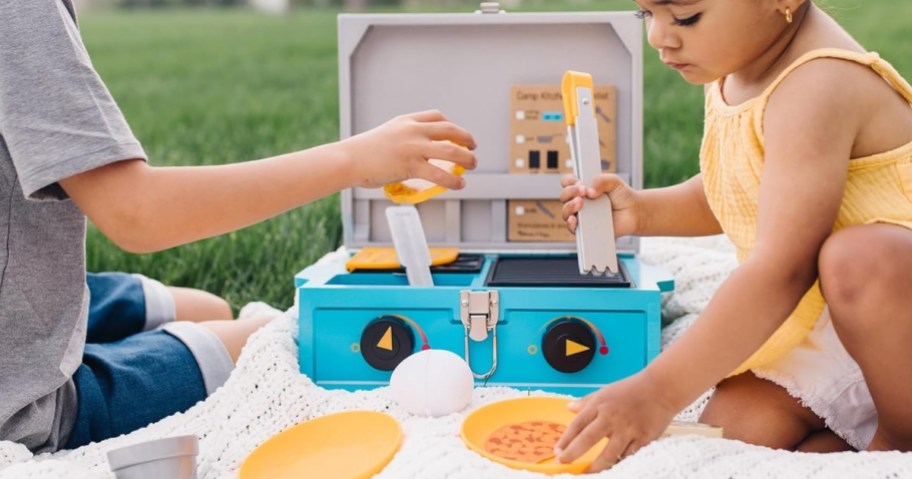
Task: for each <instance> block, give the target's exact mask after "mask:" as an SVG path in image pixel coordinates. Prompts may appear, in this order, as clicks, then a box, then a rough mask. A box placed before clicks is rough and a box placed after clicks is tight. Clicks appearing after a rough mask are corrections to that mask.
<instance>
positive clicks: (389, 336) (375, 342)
mask: <svg viewBox="0 0 912 479" xmlns="http://www.w3.org/2000/svg"><path fill="white" fill-rule="evenodd" d="M414 348H415V337H414V335H413V334H412V329H411V328H409V327H408V325H406V324H405V322H404V321H402V320H401V319H399V318H397V317H395V316H381V317H379V318H377V319H375V320H374V321H372V322H371V323H370V324H368V325H367V327H366V328H364V331H362V332H361V356H363V357H364V360H365V361H367V364H370V365H371V366H372V367H374V368H376V369H379V370H381V371H392V370H393V369H396V366H398V365H399V363H401V362H402V361H403V360H404V359H405V358H407V357H409V356H410V355H411V354H412V351H413V350H414Z"/></svg>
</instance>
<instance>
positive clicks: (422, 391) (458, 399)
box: [390, 349, 475, 417]
mask: <svg viewBox="0 0 912 479" xmlns="http://www.w3.org/2000/svg"><path fill="white" fill-rule="evenodd" d="M474 385H475V380H474V378H473V376H472V370H471V369H469V365H468V364H466V362H465V360H463V359H462V358H461V357H459V356H457V355H456V354H454V353H451V352H450V351H446V350H443V349H428V350H425V351H421V352H418V353H415V354H413V355H411V356H409V357H407V358H405V360H403V361H402V362H401V363H399V365H398V366H396V369H395V370H393V375H392V377H390V396H391V397H392V398H393V400H394V401H396V402H397V403H399V405H400V406H402V408H403V409H405V410H406V411H408V412H410V413H412V414H415V415H419V416H431V417H439V416H445V415H447V414H450V413H454V412H457V411H461V410H462V409H463V408H465V407H466V406H467V405H468V404H469V401H471V400H472V389H473V387H474Z"/></svg>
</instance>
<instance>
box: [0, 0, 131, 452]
mask: <svg viewBox="0 0 912 479" xmlns="http://www.w3.org/2000/svg"><path fill="white" fill-rule="evenodd" d="M0 19H3V20H2V21H3V26H2V27H0V245H3V248H2V249H0V439H3V440H11V441H17V442H20V443H22V444H25V445H26V446H27V447H28V448H29V449H31V450H33V451H36V452H37V451H48V450H56V449H57V448H59V447H61V446H63V445H64V444H65V441H66V439H67V437H68V436H69V433H70V431H71V429H72V427H73V423H74V420H75V415H76V390H75V387H74V386H73V382H72V379H71V377H72V375H73V372H74V371H75V370H76V368H77V367H78V366H79V365H80V364H81V362H82V352H83V347H84V344H85V330H86V318H87V312H88V308H87V306H88V291H87V290H86V282H85V222H86V219H85V216H84V215H83V213H82V212H81V211H80V210H79V209H78V208H77V207H76V205H75V204H74V203H73V202H72V201H70V200H69V199H68V198H67V196H66V194H65V193H64V191H63V189H61V188H60V186H59V185H58V184H57V182H58V181H60V180H62V179H64V178H67V177H70V176H73V175H75V174H78V173H82V172H85V171H88V170H91V169H94V168H97V167H99V166H102V165H105V164H109V163H113V162H116V161H120V160H126V159H131V158H142V159H145V153H144V152H143V150H142V147H141V146H140V144H139V142H138V141H137V140H136V138H135V137H134V136H133V133H132V132H131V131H130V128H129V126H127V123H126V121H125V120H124V118H123V115H122V114H121V112H120V110H119V109H118V107H117V105H116V104H115V103H114V100H113V99H112V98H111V95H110V93H109V92H108V90H107V88H105V86H104V84H103V83H102V81H101V79H99V77H98V74H97V73H96V72H95V70H94V69H93V68H92V64H91V62H90V61H89V57H88V54H87V53H86V50H85V47H84V46H83V44H82V40H81V39H80V36H79V32H78V30H77V28H76V18H75V14H74V12H73V7H72V4H71V3H70V0H27V1H23V0H0Z"/></svg>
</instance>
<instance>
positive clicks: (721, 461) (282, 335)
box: [0, 237, 912, 479]
mask: <svg viewBox="0 0 912 479" xmlns="http://www.w3.org/2000/svg"><path fill="white" fill-rule="evenodd" d="M641 250H642V254H641V257H642V259H643V260H644V261H647V262H649V263H653V264H660V265H664V266H665V267H666V268H667V269H668V270H669V271H671V272H672V273H673V274H674V276H675V280H676V291H675V292H674V294H672V295H669V297H667V298H665V301H664V304H663V316H664V318H665V320H666V323H667V326H666V327H665V328H664V331H663V337H662V341H663V344H668V343H669V342H671V341H673V340H674V339H675V338H676V337H677V336H678V335H679V334H680V333H681V332H683V331H684V330H685V329H686V328H687V326H688V325H689V324H690V322H691V321H692V320H693V319H694V318H695V316H696V314H697V313H698V312H700V311H701V310H702V309H703V307H704V306H705V305H706V303H707V301H708V300H709V297H710V295H711V294H712V293H713V291H715V289H716V287H717V286H718V284H719V283H720V282H721V281H722V280H723V279H724V278H725V277H726V276H727V274H728V273H729V272H730V271H731V269H732V268H733V267H734V265H735V259H734V253H733V250H732V248H731V245H730V244H729V243H728V242H727V241H726V240H724V239H722V238H720V237H712V238H703V239H667V238H655V239H644V240H643V242H642V249H641ZM296 336H297V324H296V321H295V319H294V314H293V312H289V313H287V314H286V315H284V316H283V317H281V318H280V319H278V320H275V321H273V322H272V323H271V324H269V325H268V326H266V327H264V328H263V329H262V330H261V331H259V332H257V333H256V334H255V335H254V336H253V337H252V338H251V340H250V342H249V343H248V345H247V347H246V349H245V350H244V352H243V354H242V356H241V359H240V361H239V362H238V366H237V369H236V370H235V371H234V373H233V374H232V375H231V378H230V379H229V380H228V382H227V383H226V384H225V385H224V386H223V387H222V388H221V389H219V390H218V391H216V392H215V393H214V394H213V395H212V396H211V397H209V398H208V399H207V400H205V401H203V402H200V403H198V404H197V405H196V406H194V407H193V408H191V409H190V410H189V411H187V412H185V413H183V414H176V415H174V416H170V417H168V418H165V419H163V420H162V421H160V422H158V423H155V424H153V425H150V426H148V427H146V428H144V429H141V430H139V431H136V432H133V433H131V434H128V435H125V436H121V437H118V438H114V439H110V440H107V441H104V442H101V443H97V444H91V445H88V446H85V447H82V448H80V449H77V450H73V451H64V452H59V453H56V454H45V455H41V456H37V457H35V456H33V455H32V454H31V453H29V451H28V450H26V449H25V448H24V447H22V446H20V445H17V444H13V443H9V442H0V477H10V478H17V479H18V478H30V477H67V478H68V479H78V478H100V477H113V475H112V474H111V472H110V471H109V468H108V464H107V459H106V452H107V451H108V450H111V449H115V448H118V447H122V446H125V445H129V444H133V443H137V442H141V441H147V440H151V439H157V438H161V437H167V436H176V435H184V434H196V435H197V436H199V438H200V454H199V456H198V457H197V463H198V475H199V477H200V478H231V477H236V475H237V470H238V468H239V466H240V464H241V463H242V461H243V460H244V458H245V457H246V456H247V455H248V454H249V453H250V452H251V451H252V450H253V449H254V448H255V447H257V446H258V445H259V444H261V443H262V442H263V441H265V440H267V439H268V438H270V437H271V436H273V435H275V434H277V433H279V432H280V431H282V430H284V429H286V428H289V427H291V426H293V425H295V424H298V423H300V422H302V421H306V420H308V419H312V418H314V417H318V416H321V415H325V414H330V413H334V412H339V411H344V410H352V409H369V410H377V411H384V412H387V413H389V414H391V415H392V416H394V417H395V418H397V419H398V420H399V421H400V423H401V425H402V427H403V429H404V431H405V435H406V440H405V442H404V444H403V446H402V449H401V450H400V451H399V453H398V454H396V456H395V457H394V458H393V460H392V462H390V464H389V465H388V466H387V467H386V468H385V469H384V470H383V471H382V472H381V473H380V474H379V475H378V476H376V477H378V478H386V479H392V478H397V479H399V478H418V477H420V478H432V479H433V478H466V479H477V478H485V479H490V478H505V479H506V478H517V479H518V478H532V477H544V476H542V475H540V474H536V473H531V472H526V471H517V470H512V469H509V468H506V467H504V466H501V465H499V464H496V463H493V462H490V461H488V460H486V459H484V458H482V457H481V456H479V455H478V454H476V453H474V452H471V451H469V450H468V449H467V448H466V447H465V446H464V445H463V443H462V441H461V440H460V439H459V434H458V431H459V426H460V423H461V421H462V419H463V418H464V417H465V415H466V414H467V413H468V412H469V411H471V410H473V409H475V408H477V407H479V406H481V405H483V404H486V403H489V402H492V401H496V400H501V399H506V398H512V397H517V396H521V395H524V394H527V393H526V392H522V391H519V390H515V389H509V388H479V389H476V391H475V394H474V397H473V399H472V402H471V404H470V405H469V407H468V408H467V409H466V410H465V411H463V412H461V413H457V414H451V415H449V416H445V417H442V418H437V419H430V418H424V417H417V416H412V415H409V414H408V413H406V412H405V411H403V410H402V409H401V408H400V407H399V406H398V405H397V404H396V403H394V402H393V401H392V400H391V399H389V397H388V395H387V392H388V390H387V388H381V389H377V390H374V391H369V392H364V391H362V392H354V393H351V392H345V391H340V390H333V391H330V390H325V389H322V388H320V387H317V386H316V385H314V384H313V383H312V382H311V381H310V380H309V379H308V378H307V377H305V376H303V375H301V374H300V373H299V372H298V361H297V346H296V344H295V337H296ZM532 394H542V395H543V394H545V393H532ZM708 394H709V393H708V392H707V394H706V395H704V396H703V397H702V398H701V399H700V400H698V401H696V402H695V403H694V404H693V405H691V406H690V407H689V408H687V409H686V410H685V411H683V412H682V413H681V414H680V416H679V419H681V420H685V421H687V420H695V419H696V418H697V417H698V416H699V413H700V411H701V410H702V408H703V405H704V404H705V402H706V399H707V398H708ZM690 476H697V477H758V478H760V477H762V478H780V477H795V478H803V477H821V478H832V477H877V478H888V477H890V478H892V477H912V454H902V453H898V452H889V453H841V454H828V455H820V454H802V453H792V452H785V451H777V450H771V449H767V448H763V447H756V446H750V445H747V444H744V443H741V442H737V441H731V440H724V439H707V438H702V437H698V436H680V437H673V438H667V439H664V440H661V441H656V442H653V443H652V444H650V445H648V446H646V447H644V448H643V449H641V450H640V451H639V452H638V453H637V454H635V455H633V456H631V457H628V458H626V459H624V461H622V462H621V463H620V464H618V465H617V466H616V467H614V468H613V469H611V470H609V471H605V472H602V473H599V474H597V475H594V476H592V477H604V478H616V477H632V478H668V477H690ZM558 477H564V478H568V477H573V476H569V475H564V476H558Z"/></svg>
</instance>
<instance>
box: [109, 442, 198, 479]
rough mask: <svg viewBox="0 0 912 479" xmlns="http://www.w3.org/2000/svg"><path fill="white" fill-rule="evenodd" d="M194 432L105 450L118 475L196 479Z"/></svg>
mask: <svg viewBox="0 0 912 479" xmlns="http://www.w3.org/2000/svg"><path fill="white" fill-rule="evenodd" d="M198 453H199V439H197V437H196V436H176V437H166V438H163V439H157V440H154V441H148V442H141V443H138V444H133V445H131V446H127V447H122V448H120V449H114V450H111V451H108V463H109V465H110V466H111V471H112V472H113V473H114V477H116V478H117V479H159V478H169V479H172V478H173V479H196V455H197V454H198Z"/></svg>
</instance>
